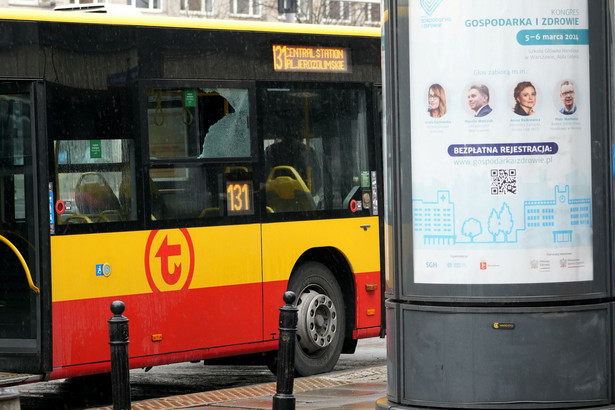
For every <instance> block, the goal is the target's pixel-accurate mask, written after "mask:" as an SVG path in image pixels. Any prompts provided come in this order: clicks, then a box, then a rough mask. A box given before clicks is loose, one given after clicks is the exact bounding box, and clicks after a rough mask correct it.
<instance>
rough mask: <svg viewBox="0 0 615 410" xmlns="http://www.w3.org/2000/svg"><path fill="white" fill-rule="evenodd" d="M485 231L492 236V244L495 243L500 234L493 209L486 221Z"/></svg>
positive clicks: (496, 216) (497, 220) (496, 214)
mask: <svg viewBox="0 0 615 410" xmlns="http://www.w3.org/2000/svg"><path fill="white" fill-rule="evenodd" d="M487 230H488V231H489V233H490V234H491V235H493V242H497V237H498V234H499V233H500V219H499V217H498V213H497V212H496V210H495V209H491V214H490V215H489V219H488V220H487Z"/></svg>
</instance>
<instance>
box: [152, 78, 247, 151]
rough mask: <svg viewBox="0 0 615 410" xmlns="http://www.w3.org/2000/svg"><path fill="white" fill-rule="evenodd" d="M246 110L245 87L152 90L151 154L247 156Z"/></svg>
mask: <svg viewBox="0 0 615 410" xmlns="http://www.w3.org/2000/svg"><path fill="white" fill-rule="evenodd" d="M249 109H250V106H249V99H248V90H246V89H235V88H209V89H208V88H198V89H150V90H149V91H148V132H149V144H150V145H149V152H150V158H151V159H162V158H197V157H198V158H228V157H249V156H250V127H249V121H248V118H249Z"/></svg>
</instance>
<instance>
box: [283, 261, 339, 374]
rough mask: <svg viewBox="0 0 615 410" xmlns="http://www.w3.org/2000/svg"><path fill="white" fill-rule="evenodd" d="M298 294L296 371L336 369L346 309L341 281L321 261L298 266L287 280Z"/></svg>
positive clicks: (297, 372) (308, 371)
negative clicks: (339, 282)
mask: <svg viewBox="0 0 615 410" xmlns="http://www.w3.org/2000/svg"><path fill="white" fill-rule="evenodd" d="M288 290H292V291H293V292H295V294H296V295H297V309H298V310H299V313H298V314H299V317H298V323H297V344H296V347H295V374H296V375H297V376H310V375H313V374H318V373H325V372H329V371H331V370H332V369H333V367H334V366H335V364H336V363H337V360H338V359H339V357H340V353H341V352H342V346H343V345H344V331H345V329H346V310H345V306H344V297H343V296H342V291H341V288H340V285H339V284H338V283H337V280H336V279H335V276H333V274H332V273H331V271H330V270H329V269H328V268H327V267H326V266H324V265H323V264H321V263H318V262H308V263H305V264H303V265H301V266H299V267H298V268H297V269H296V271H295V272H294V273H293V274H292V276H291V278H290V281H289V282H288Z"/></svg>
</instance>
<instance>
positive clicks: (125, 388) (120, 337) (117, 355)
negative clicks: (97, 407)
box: [107, 300, 130, 410]
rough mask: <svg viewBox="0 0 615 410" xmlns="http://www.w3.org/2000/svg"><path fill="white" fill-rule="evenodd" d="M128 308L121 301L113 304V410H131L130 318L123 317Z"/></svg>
mask: <svg viewBox="0 0 615 410" xmlns="http://www.w3.org/2000/svg"><path fill="white" fill-rule="evenodd" d="M124 309H126V306H125V305H124V302H122V301H121V300H116V301H115V302H112V303H111V312H113V317H111V319H109V320H108V321H107V322H108V323H109V345H111V391H112V395H113V410H130V373H129V367H128V343H129V342H128V318H127V317H125V316H123V315H122V313H124Z"/></svg>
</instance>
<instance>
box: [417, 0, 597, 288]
mask: <svg viewBox="0 0 615 410" xmlns="http://www.w3.org/2000/svg"><path fill="white" fill-rule="evenodd" d="M409 7H410V10H409V19H410V38H409V47H410V49H409V53H410V99H411V100H410V101H411V104H410V106H411V109H410V111H411V112H410V119H411V151H412V154H411V160H412V207H411V208H410V207H409V206H406V211H405V212H412V220H413V227H412V229H413V235H414V241H413V248H414V249H413V251H414V253H413V258H414V281H415V282H416V283H431V284H531V283H557V282H576V281H591V280H593V254H592V203H591V202H592V179H591V146H590V132H591V130H590V93H591V91H592V90H591V89H590V81H589V45H588V4H587V1H586V0H585V1H584V0H541V1H535V0H522V1H515V2H511V1H508V0H473V1H459V0H410V2H409Z"/></svg>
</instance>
